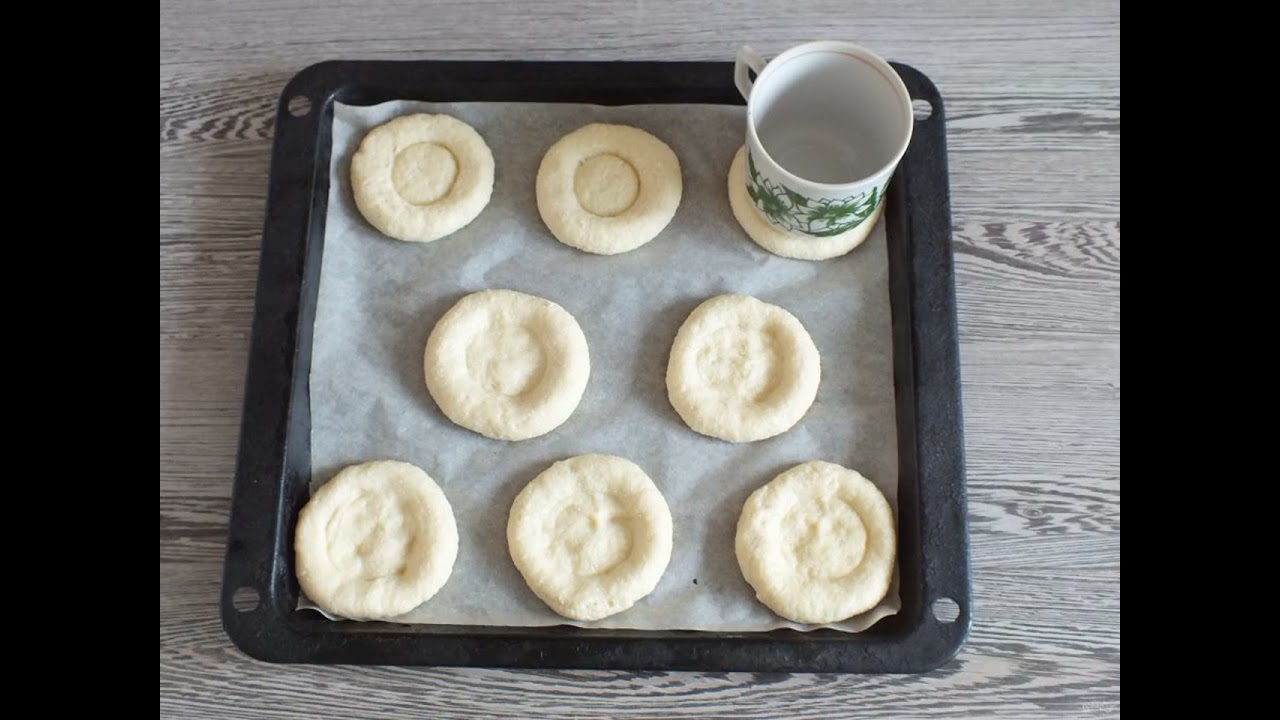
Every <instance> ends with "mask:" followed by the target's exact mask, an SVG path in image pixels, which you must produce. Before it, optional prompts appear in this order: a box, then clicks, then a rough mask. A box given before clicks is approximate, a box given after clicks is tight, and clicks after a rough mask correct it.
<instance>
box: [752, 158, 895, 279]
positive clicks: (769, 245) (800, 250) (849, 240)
mask: <svg viewBox="0 0 1280 720" xmlns="http://www.w3.org/2000/svg"><path fill="white" fill-rule="evenodd" d="M745 158H746V149H745V148H739V149H738V154H737V155H734V156H733V164H732V165H730V166H729V205H730V206H731V207H732V208H733V216H734V217H735V218H737V220H738V224H739V225H741V226H742V229H743V230H745V231H746V233H747V236H748V237H750V238H751V239H752V240H754V241H755V242H756V244H757V245H759V246H760V247H762V248H764V249H765V250H768V251H769V252H771V253H773V254H774V255H781V256H782V257H785V258H793V259H795V260H829V259H831V258H834V257H840V256H841V255H845V254H847V253H849V252H851V251H852V250H853V249H854V248H856V247H858V246H859V245H861V244H862V241H863V240H866V239H867V238H869V237H871V231H872V230H874V229H875V227H876V223H877V222H879V221H880V215H881V213H883V212H884V203H883V202H882V203H880V207H878V208H876V210H875V212H873V213H871V217H869V218H867V219H866V221H865V222H863V223H862V224H861V225H859V226H858V227H856V228H854V229H852V230H849V231H848V232H844V233H841V234H839V235H833V236H831V237H825V238H816V237H805V236H800V237H797V236H795V235H791V234H789V233H786V232H783V231H782V230H780V229H779V228H777V227H775V226H773V225H772V224H770V223H769V221H768V220H765V219H764V217H763V216H761V215H760V211H759V210H757V209H756V206H755V204H754V203H752V202H751V196H750V195H748V194H747V184H746V182H745V177H746V176H745V175H743V173H744V172H746V170H745V167H744V166H745V164H746V160H745Z"/></svg>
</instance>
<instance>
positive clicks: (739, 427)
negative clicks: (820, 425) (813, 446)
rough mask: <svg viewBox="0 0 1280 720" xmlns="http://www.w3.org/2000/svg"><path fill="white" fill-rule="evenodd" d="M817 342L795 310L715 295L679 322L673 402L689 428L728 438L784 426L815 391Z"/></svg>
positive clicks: (760, 435)
mask: <svg viewBox="0 0 1280 720" xmlns="http://www.w3.org/2000/svg"><path fill="white" fill-rule="evenodd" d="M821 365H822V363H821V358H820V357H819V355H818V348H817V346H815V345H814V344H813V339H812V338H810V337H809V333H808V331H806V330H805V328H804V326H803V325H801V324H800V321H799V320H797V319H796V318H795V316H794V315H792V314H791V313H789V312H787V311H786V310H783V309H782V308H780V307H778V306H776V305H770V304H768V303H765V302H762V301H760V300H757V299H756V298H753V297H750V296H748V295H719V296H717V297H713V298H711V299H710V300H707V301H706V302H704V303H702V304H701V305H699V306H698V307H697V308H696V309H695V310H694V311H693V312H692V313H690V314H689V317H688V318H687V319H686V320H685V321H684V324H683V325H681V326H680V331H679V332H677V333H676V339H675V342H674V343H673V344H672V346H671V357H670V360H669V361H668V364H667V394H668V396H669V397H670V399H671V405H672V406H673V407H674V408H675V409H676V412H677V413H679V414H680V417H681V418H683V419H684V421H685V423H687V424H688V425H689V427H690V428H691V429H693V430H694V431H695V432H699V433H702V434H703V435H709V436H711V437H715V438H720V439H721V440H728V441H730V442H752V441H755V440H763V439H765V438H770V437H773V436H775V435H779V434H781V433H784V432H786V431H787V430H790V429H791V427H792V426H793V425H795V424H796V423H797V422H799V421H800V418H802V417H804V414H805V413H806V412H808V410H809V406H811V405H812V404H813V400H814V398H815V397H816V396H817V394H818V382H819V379H820V377H821V374H822V368H821Z"/></svg>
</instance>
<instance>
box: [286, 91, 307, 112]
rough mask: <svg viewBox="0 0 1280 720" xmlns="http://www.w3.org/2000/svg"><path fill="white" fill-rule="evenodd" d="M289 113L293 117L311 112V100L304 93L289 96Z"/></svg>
mask: <svg viewBox="0 0 1280 720" xmlns="http://www.w3.org/2000/svg"><path fill="white" fill-rule="evenodd" d="M287 107H288V108H289V114H290V115H292V116H294V117H302V116H303V115H306V114H307V113H309V112H311V100H310V99H309V98H307V97H306V96H305V95H294V96H293V97H291V98H289V104H288V105H287Z"/></svg>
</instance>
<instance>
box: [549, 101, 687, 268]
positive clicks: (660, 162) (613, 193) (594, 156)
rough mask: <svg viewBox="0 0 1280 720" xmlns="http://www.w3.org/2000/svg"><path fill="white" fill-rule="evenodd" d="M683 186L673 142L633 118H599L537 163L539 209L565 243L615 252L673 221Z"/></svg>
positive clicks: (640, 241)
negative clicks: (631, 122)
mask: <svg viewBox="0 0 1280 720" xmlns="http://www.w3.org/2000/svg"><path fill="white" fill-rule="evenodd" d="M683 191H684V188H683V184H682V180H681V177H680V161H679V160H678V159H677V158H676V154H675V153H674V152H672V150H671V148H670V147H668V146H667V144H666V143H664V142H662V141H661V140H659V139H658V138H656V137H654V136H653V135H650V134H649V133H647V132H645V131H643V130H641V129H639V128H634V127H630V126H627V125H609V124H604V123H592V124H590V125H586V126H584V127H581V128H579V129H577V130H575V131H573V132H571V133H569V134H568V135H565V136H564V137H562V138H560V139H559V140H557V141H556V143H555V144H554V145H552V146H551V148H550V149H549V150H547V153H546V155H544V156H543V158H542V164H541V165H540V166H539V167H538V181H537V194H538V212H539V214H541V215H542V221H543V222H544V223H546V225H547V228H548V229H549V230H551V234H552V235H555V237H556V239H557V240H559V241H560V242H562V243H564V244H565V245H569V246H572V247H575V248H578V249H579V250H585V251H586V252H590V253H596V254H598V255H616V254H618V253H622V252H627V251H628V250H634V249H636V248H638V247H640V246H641V245H643V244H645V243H647V242H649V241H650V240H652V239H653V238H654V237H655V236H657V234H658V233H660V232H662V229H663V228H665V227H666V226H667V223H669V222H671V218H672V217H674V216H675V214H676V208H677V207H679V205H680V196H681V194H682V193H683Z"/></svg>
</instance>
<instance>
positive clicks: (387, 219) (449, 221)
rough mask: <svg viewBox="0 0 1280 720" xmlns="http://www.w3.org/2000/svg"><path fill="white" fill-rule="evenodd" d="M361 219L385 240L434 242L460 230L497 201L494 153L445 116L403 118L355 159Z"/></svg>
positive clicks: (371, 137) (364, 144) (376, 132)
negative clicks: (487, 206) (494, 198)
mask: <svg viewBox="0 0 1280 720" xmlns="http://www.w3.org/2000/svg"><path fill="white" fill-rule="evenodd" d="M351 191H352V194H353V195H354V196H355V201H356V207H357V208H358V209H359V210H360V214H361V215H363V216H364V217H365V219H366V220H368V221H369V224H370V225H373V226H374V227H375V228H377V229H378V231H379V232H381V233H382V234H384V235H387V236H389V237H392V238H395V239H397V240H405V241H409V242H429V241H431V240H438V239H439V238H442V237H444V236H446V235H449V234H452V233H454V232H457V231H458V230H461V229H462V228H463V227H465V226H466V225H468V224H469V223H470V222H471V221H472V220H475V219H476V217H477V216H479V215H480V211H482V210H484V208H485V206H486V205H488V204H489V198H490V196H491V195H492V194H493V153H492V152H490V150H489V146H488V145H487V144H485V141H484V138H482V137H480V133H478V132H476V131H475V129H474V128H472V127H471V126H470V125H468V124H466V123H464V122H462V121H461V120H459V119H457V118H454V117H450V116H448V115H429V114H426V113H418V114H414V115H402V116H400V117H398V118H395V119H394V120H391V121H389V122H387V123H385V124H383V125H379V126H378V127H376V128H374V129H372V130H370V131H369V133H368V134H367V135H365V137H364V140H362V141H361V142H360V147H359V149H358V150H356V153H355V155H354V156H352V158H351Z"/></svg>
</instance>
